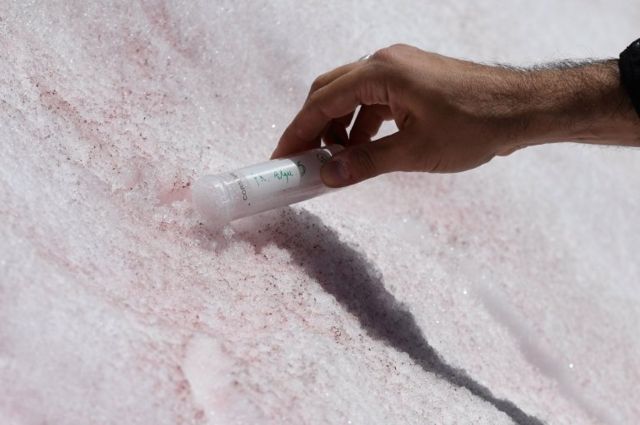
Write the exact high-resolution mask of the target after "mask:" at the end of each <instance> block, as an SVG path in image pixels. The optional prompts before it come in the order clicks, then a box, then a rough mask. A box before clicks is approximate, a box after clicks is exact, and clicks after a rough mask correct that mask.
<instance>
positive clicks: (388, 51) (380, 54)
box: [371, 46, 394, 63]
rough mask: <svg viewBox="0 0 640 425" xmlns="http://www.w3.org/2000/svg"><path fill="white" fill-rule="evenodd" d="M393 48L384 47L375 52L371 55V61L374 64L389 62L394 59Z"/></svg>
mask: <svg viewBox="0 0 640 425" xmlns="http://www.w3.org/2000/svg"><path fill="white" fill-rule="evenodd" d="M393 49H394V46H390V47H385V48H384V49H380V50H377V51H376V52H375V53H374V54H373V55H371V59H373V61H376V62H383V63H386V62H391V61H392V60H393V58H394V52H393Z"/></svg>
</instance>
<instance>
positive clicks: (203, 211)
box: [191, 175, 231, 230]
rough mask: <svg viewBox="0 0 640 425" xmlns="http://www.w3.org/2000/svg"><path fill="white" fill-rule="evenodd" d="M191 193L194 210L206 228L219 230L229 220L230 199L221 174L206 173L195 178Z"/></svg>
mask: <svg viewBox="0 0 640 425" xmlns="http://www.w3.org/2000/svg"><path fill="white" fill-rule="evenodd" d="M191 195H192V199H193V204H194V206H195V208H196V211H198V213H199V214H200V216H201V217H202V218H203V221H204V224H205V225H206V226H207V227H208V228H210V229H212V230H219V229H222V228H223V227H224V226H225V225H226V224H227V223H229V222H230V221H231V214H230V211H229V203H230V201H231V200H230V197H229V192H228V191H227V188H226V185H225V182H224V179H223V178H222V177H221V176H219V175H207V176H203V177H201V178H200V179H198V180H196V182H195V183H194V185H193V188H192V192H191Z"/></svg>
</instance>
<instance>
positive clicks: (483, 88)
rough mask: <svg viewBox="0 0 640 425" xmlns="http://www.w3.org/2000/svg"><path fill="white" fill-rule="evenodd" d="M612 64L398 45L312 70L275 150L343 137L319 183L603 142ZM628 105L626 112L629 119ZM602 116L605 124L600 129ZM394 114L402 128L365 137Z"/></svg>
mask: <svg viewBox="0 0 640 425" xmlns="http://www.w3.org/2000/svg"><path fill="white" fill-rule="evenodd" d="M610 62H612V63H598V64H594V65H592V66H591V67H588V66H586V65H585V66H579V67H575V68H573V69H559V68H558V69H556V68H541V69H538V70H532V71H523V70H518V69H515V68H508V67H500V66H488V65H482V64H477V63H473V62H468V61H462V60H457V59H453V58H449V57H445V56H441V55H438V54H434V53H429V52H425V51H422V50H420V49H417V48H415V47H411V46H406V45H394V46H391V47H388V48H385V49H382V50H379V51H377V52H376V53H375V54H373V55H372V56H371V57H370V58H369V59H367V60H364V61H358V62H354V63H351V64H348V65H344V66H342V67H339V68H337V69H334V70H333V71H330V72H328V73H326V74H323V75H321V76H320V77H318V78H317V79H316V80H315V82H314V83H313V85H312V86H311V90H310V92H309V95H308V97H307V100H306V102H305V103H304V105H303V107H302V109H301V110H300V112H299V113H298V114H297V115H296V117H295V118H294V119H293V121H292V122H291V124H290V125H289V126H288V127H287V129H286V130H285V131H284V133H283V135H282V137H281V139H280V141H279V143H278V146H277V148H276V149H275V151H274V152H273V154H272V158H276V157H282V156H286V155H289V154H292V153H295V152H298V151H302V150H306V149H311V148H314V147H318V146H320V142H321V139H324V141H325V142H326V143H327V144H332V143H341V144H343V145H345V147H346V149H345V150H344V151H342V152H340V153H338V154H336V155H335V157H334V158H333V159H332V160H331V161H329V162H328V163H327V164H325V165H324V166H323V168H322V171H321V175H322V178H323V181H324V182H325V184H327V185H328V186H332V187H339V186H346V185H350V184H353V183H357V182H360V181H362V180H365V179H368V178H371V177H374V176H377V175H379V174H383V173H387V172H391V171H427V172H441V173H446V172H458V171H464V170H468V169H471V168H474V167H477V166H479V165H482V164H484V163H486V162H487V161H489V160H491V158H493V157H494V156H495V155H507V154H509V153H511V152H513V151H515V150H517V149H519V148H521V147H524V146H528V145H532V144H539V143H546V142H550V141H560V140H564V139H570V140H580V141H586V142H592V143H599V142H600V139H601V136H611V135H613V136H615V135H614V133H615V132H612V131H610V130H611V128H612V127H615V125H614V124H615V122H616V120H615V119H614V120H613V121H612V120H611V118H612V116H611V114H607V113H603V111H604V112H606V111H608V109H607V108H609V109H611V108H614V107H618V108H619V107H620V105H622V104H623V102H624V99H623V96H624V94H623V93H622V91H621V89H620V87H619V81H618V79H619V77H618V75H617V68H616V67H615V66H614V65H615V64H614V63H613V61H610ZM591 80H594V81H598V83H599V84H600V83H601V86H602V87H600V86H596V87H594V85H595V83H592V84H590V83H589V82H590V81H591ZM586 89H589V90H590V91H585V90H586ZM614 94H615V97H614V96H613V95H614ZM603 99H604V100H603ZM585 102H587V103H586V105H587V106H585V104H584V103H585ZM616 102H617V103H616ZM627 103H628V102H627ZM610 104H611V105H612V106H610ZM614 104H615V105H614ZM359 105H361V109H360V111H359V113H358V115H357V117H356V118H355V122H354V123H353V126H352V128H351V131H350V132H349V134H347V131H346V128H347V127H348V126H349V124H350V122H351V121H352V119H353V116H354V111H355V110H356V108H357V107H358V106H359ZM628 109H629V108H627V107H626V105H625V116H624V119H625V120H629V119H630V118H629V117H632V118H635V117H633V114H631V113H630V112H629V110H628ZM598 114H600V115H601V117H598ZM602 117H606V118H607V119H609V121H607V122H608V123H609V124H604V125H603V126H601V127H602V128H600V127H598V126H597V125H596V122H600V121H602ZM596 118H597V119H596ZM390 119H393V120H394V121H395V123H396V125H397V127H398V132H396V133H394V134H392V135H389V136H386V137H383V138H381V139H378V140H376V141H374V142H371V139H372V137H374V136H375V135H376V133H377V132H378V130H379V128H380V126H381V124H382V122H383V121H384V120H390ZM621 119H622V118H621ZM612 123H614V124H612ZM636 129H637V127H636Z"/></svg>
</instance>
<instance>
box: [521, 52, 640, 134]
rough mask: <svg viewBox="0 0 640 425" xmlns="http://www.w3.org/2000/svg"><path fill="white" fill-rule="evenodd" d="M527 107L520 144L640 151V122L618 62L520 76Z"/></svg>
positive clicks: (559, 66) (562, 67)
mask: <svg viewBox="0 0 640 425" xmlns="http://www.w3.org/2000/svg"><path fill="white" fill-rule="evenodd" d="M516 74H517V75H514V77H515V78H516V79H517V80H518V82H519V83H518V85H519V86H520V87H519V90H520V91H521V97H522V100H523V103H522V104H521V105H520V107H519V108H517V110H516V112H515V113H514V119H515V120H516V121H517V120H520V125H521V128H522V131H521V133H520V137H517V138H515V140H516V143H519V144H521V145H522V144H524V145H531V144H541V143H551V142H562V141H576V142H583V143H595V144H608V145H624V146H640V117H638V115H637V114H636V112H635V110H634V109H633V106H632V104H631V101H630V100H629V97H628V95H627V94H626V92H625V91H624V89H623V88H622V85H621V83H620V74H619V70H618V63H617V61H616V60H605V61H599V62H591V63H583V64H577V65H576V64H557V65H552V66H546V67H538V68H535V69H532V70H527V71H516Z"/></svg>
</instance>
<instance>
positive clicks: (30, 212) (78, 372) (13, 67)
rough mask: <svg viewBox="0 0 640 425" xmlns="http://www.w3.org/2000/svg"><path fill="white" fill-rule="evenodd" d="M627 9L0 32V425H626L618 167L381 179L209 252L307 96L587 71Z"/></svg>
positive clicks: (494, 9)
mask: <svg viewBox="0 0 640 425" xmlns="http://www.w3.org/2000/svg"><path fill="white" fill-rule="evenodd" d="M638 22H640V4H639V3H638V2H637V1H636V0H629V1H619V2H612V1H610V0H607V1H605V0H601V1H595V0H594V1H583V0H574V1H565V2H561V1H553V0H547V1H535V2H534V1H511V2H503V1H498V0H493V1H486V2H476V1H460V2H444V1H443V2H434V1H395V2H388V3H387V4H385V5H383V4H377V2H347V1H343V0H334V1H330V2H314V3H308V4H307V3H302V4H301V2H297V1H293V0H292V1H276V2H270V3H266V2H253V1H251V2H248V1H247V2H244V3H243V2H231V1H229V2H223V1H216V2H206V1H199V2H186V1H176V2H165V3H162V2H141V3H137V2H135V4H129V2H120V3H117V4H110V5H103V4H100V3H95V4H92V3H89V2H84V1H60V2H57V3H54V2H46V3H44V2H43V4H33V3H31V2H18V1H16V2H12V1H4V2H2V3H1V4H0V48H1V51H2V61H0V111H1V119H0V125H1V127H0V136H1V137H2V146H3V149H2V151H1V152H0V188H1V189H0V217H1V221H0V223H1V224H0V240H1V241H2V242H1V243H0V264H1V267H2V268H1V269H0V271H1V277H0V423H2V424H6V425H14V424H20V425H22V424H28V425H31V424H42V423H48V424H65V425H66V424H124V423H126V424H159V425H162V424H220V425H226V424H471V423H473V424H510V423H518V424H540V423H548V424H558V425H560V424H625V425H631V424H637V423H638V422H640V404H638V402H637V396H638V394H639V393H640V384H639V382H640V335H639V332H638V327H637V324H638V323H639V322H640V285H639V283H638V282H640V269H639V262H638V253H639V252H640V239H639V238H638V234H640V220H639V217H640V197H639V195H638V187H640V172H639V171H638V170H639V169H640V153H638V152H637V151H634V150H631V149H615V148H601V147H585V146H578V145H556V146H545V147H537V148H531V149H527V150H525V151H522V152H519V153H516V154H514V155H512V156H511V157H508V158H504V159H503V158H501V159H497V160H494V161H492V162H491V163H490V164H487V165H486V166H483V167H482V168H480V169H478V170H475V171H472V172H468V173H464V174H459V175H426V174H393V175H388V176H383V177H379V178H377V179H375V180H373V181H370V182H367V183H365V184H361V185H358V186H357V187H353V188H350V189H347V190H344V191H339V192H336V193H334V194H330V195H327V196H324V197H321V198H317V199H314V200H312V201H309V202H306V203H304V204H302V205H297V206H294V207H292V208H284V209H281V210H278V211H275V212H271V213H267V214H264V215H261V216H258V217H255V218H252V219H248V220H245V221H243V222H239V223H237V224H236V225H235V226H234V228H233V229H228V230H227V231H226V232H225V233H224V234H223V235H212V234H210V233H209V232H207V231H206V230H205V229H203V227H202V226H201V225H200V223H199V218H198V217H197V215H196V214H195V213H194V211H193V209H192V207H191V205H190V203H189V201H188V190H189V185H190V183H191V182H193V181H194V179H196V178H197V177H198V176H200V175H202V174H203V173H205V172H219V171H223V170H226V169H229V168H235V167H239V166H241V165H248V164H251V163H255V162H259V161H262V160H264V159H265V158H267V157H268V155H269V154H270V152H271V150H272V149H273V147H274V145H275V142H276V140H277V138H278V137H279V135H280V133H281V131H282V130H283V128H284V127H285V125H287V124H288V121H289V119H290V118H291V117H292V116H293V114H294V113H295V112H296V111H297V108H298V107H299V105H300V104H301V102H302V101H303V99H304V97H305V95H306V92H307V89H308V86H309V84H310V82H311V81H312V80H313V78H314V77H315V76H316V75H318V74H320V73H322V72H324V71H326V70H328V69H330V68H332V67H335V66H337V65H340V64H342V63H345V62H349V61H352V60H355V59H357V58H359V57H361V56H362V55H364V54H366V53H370V52H372V51H375V50H376V49H377V48H380V47H384V46H386V45H389V44H392V43H394V42H405V43H408V44H413V45H416V46H419V47H421V48H424V49H427V50H433V51H438V52H441V53H445V54H448V55H452V56H457V57H464V58H468V59H474V60H479V61H485V62H496V61H499V62H509V63H514V64H520V65H522V64H531V63H535V62H539V61H546V60H552V59H559V58H583V57H611V56H615V55H617V53H618V52H619V51H620V50H621V49H622V48H624V47H625V46H626V45H627V44H628V43H629V42H630V41H631V40H632V39H634V38H635V37H636V36H638V35H640V34H639V33H640V27H638Z"/></svg>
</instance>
